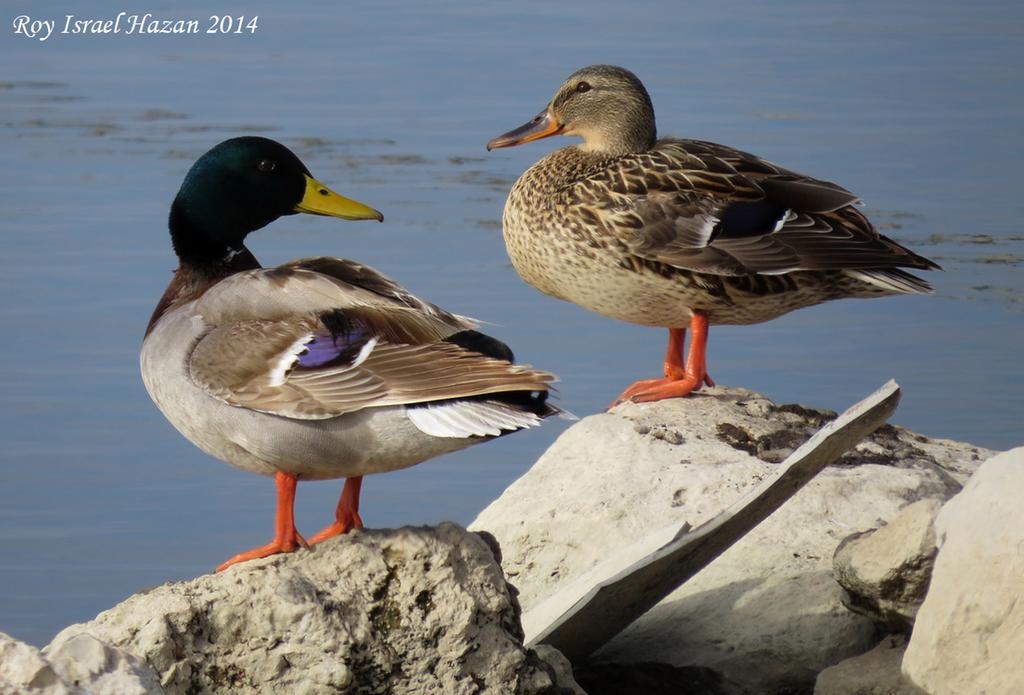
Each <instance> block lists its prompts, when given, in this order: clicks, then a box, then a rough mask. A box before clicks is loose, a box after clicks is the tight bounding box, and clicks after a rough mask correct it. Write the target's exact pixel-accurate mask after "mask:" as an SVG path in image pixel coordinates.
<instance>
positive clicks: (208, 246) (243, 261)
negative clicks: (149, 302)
mask: <svg viewBox="0 0 1024 695" xmlns="http://www.w3.org/2000/svg"><path fill="white" fill-rule="evenodd" d="M169 224H170V229H171V242H172V244H173V245H174V251H175V253H177V254H178V269H177V270H175V272H174V277H172V278H171V283H170V284H169V285H168V286H167V289H166V290H164V294H163V296H162V297H161V298H160V301H159V302H158V303H157V305H156V309H154V311H153V315H152V316H151V317H150V319H149V325H148V326H147V327H146V334H147V335H148V334H149V332H150V331H151V330H152V329H153V326H154V325H155V324H156V322H157V321H158V320H159V319H160V317H161V316H163V315H164V314H165V313H166V312H167V311H169V310H170V309H173V308H174V307H177V306H180V305H181V304H184V303H186V302H190V301H192V300H194V299H198V298H199V297H200V296H202V294H203V293H204V292H205V291H206V290H208V289H209V288H210V287H212V286H213V285H215V284H216V283H218V282H220V281H221V280H223V279H224V278H226V277H228V276H229V275H234V274H235V273H240V272H242V271H245V270H254V269H256V268H259V267H261V266H260V263H259V261H257V260H256V257H255V256H253V255H252V253H251V252H250V251H249V249H247V248H246V247H245V244H243V243H242V239H244V238H245V234H244V233H240V234H230V233H228V234H224V233H222V234H220V235H219V236H215V235H212V234H209V233H207V232H206V231H205V230H203V229H202V227H200V226H197V225H196V224H194V223H193V221H192V220H191V219H190V217H189V215H188V214H187V212H186V210H185V209H184V206H182V205H181V204H180V203H179V201H178V200H175V201H174V204H173V205H172V206H171V216H170V221H169ZM224 239H230V240H231V241H224Z"/></svg>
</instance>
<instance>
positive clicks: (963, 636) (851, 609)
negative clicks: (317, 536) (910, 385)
mask: <svg viewBox="0 0 1024 695" xmlns="http://www.w3.org/2000/svg"><path fill="white" fill-rule="evenodd" d="M833 417H834V414H833V413H829V412H825V411H819V410H814V409H810V408H806V407H802V406H794V405H777V404H775V403H773V402H771V401H769V400H768V399H766V398H764V397H763V396H761V395H758V394H756V393H752V392H749V391H743V390H739V389H727V388H714V389H708V390H706V391H704V392H702V393H700V394H696V395H695V396H693V397H691V398H688V399H685V400H670V401H663V402H661V403H656V404H647V405H632V404H627V405H623V406H620V407H619V408H617V409H615V410H614V411H612V412H609V413H602V414H599V415H594V416H591V417H588V418H585V419H584V420H582V421H581V422H580V423H578V424H577V425H575V426H574V427H572V428H570V429H569V430H567V431H566V432H565V433H564V434H563V435H562V436H561V437H560V438H559V439H558V441H557V442H555V444H554V445H552V447H551V448H550V449H549V450H548V451H547V452H546V453H545V454H544V456H542V457H541V459H540V460H539V461H538V462H537V463H536V465H534V466H533V467H532V468H531V469H530V470H529V471H528V472H527V473H526V474H525V475H524V476H523V477H522V478H521V479H520V480H518V481H516V482H515V483H514V484H513V485H511V486H510V487H509V488H508V490H506V491H505V493H504V494H502V496H501V497H500V498H499V499H498V500H497V501H495V502H494V503H493V504H491V505H490V506H489V507H488V508H487V509H486V510H484V511H483V512H482V513H481V514H480V516H479V517H478V518H477V520H476V521H475V522H474V523H473V526H472V528H475V529H478V530H479V533H470V532H467V531H465V530H463V529H461V528H460V527H458V526H455V525H453V524H442V525H440V526H438V527H436V528H402V529H397V530H377V531H364V532H357V533H353V534H350V535H347V536H345V537H342V538H339V539H335V540H332V541H329V542H327V543H324V544H321V545H319V546H317V547H316V548H315V549H314V550H313V551H308V552H307V551H302V552H296V553H293V554H291V555H283V556H277V557H273V558H268V559H266V560H260V561H254V562H250V563H246V564H244V565H241V566H239V567H235V568H232V569H231V570H229V571H227V572H225V573H222V574H220V575H208V576H203V577H199V578H197V579H194V580H192V581H188V582H178V583H172V584H167V585H164V586H161V587H157V588H155V589H151V590H148V591H144V592H141V593H139V594H136V595H135V596H132V597H131V598H129V599H128V600H127V601H125V602H123V603H122V604H120V605H118V606H115V607H114V608H112V609H110V610H108V611H106V612H104V613H101V614H100V615H99V616H97V617H96V618H95V619H94V620H93V621H91V622H88V623H84V624H80V625H73V626H71V627H69V628H67V629H65V630H64V631H63V632H61V633H60V634H59V635H58V636H57V637H56V638H55V639H54V641H53V642H52V643H51V644H50V645H49V646H48V647H46V648H45V649H44V650H42V652H40V651H39V650H36V649H34V648H33V647H29V646H28V645H24V644H21V643H19V642H17V641H15V640H11V639H9V638H6V637H5V636H3V635H0V695H7V693H23V692H27V693H53V694H58V693H98V694H101V695H102V694H105V693H112V694H113V693H117V694H118V695H120V694H125V695H132V694H134V693H153V692H167V693H218V692H231V693H255V692H260V693H278V692H281V693H285V692H287V693H321V692H339V693H359V694H364V693H366V694H369V693H396V694H399V695H401V694H403V693H417V694H420V693H425V694H431V693H445V694H448V693H452V694H456V695H458V694H460V693H467V694H468V693H495V694H497V693H501V694H502V695H504V694H506V693H538V694H540V693H543V694H550V695H555V694H558V695H564V694H568V693H583V692H584V691H585V692H587V693H590V694H591V695H603V694H605V693H608V694H611V693H616V694H625V695H628V694H630V693H643V694H644V695H657V694H658V693H674V694H675V695H685V694H687V693H700V694H701V695H744V694H746V695H753V694H756V695H783V694H786V695H810V693H812V692H814V693H816V694H817V695H854V694H861V695H863V694H865V693H877V694H878V695H882V694H887V695H895V694H897V693H899V694H903V693H906V694H910V693H918V692H922V690H921V688H923V689H924V691H926V692H930V693H935V694H936V695H945V694H946V693H949V694H950V695H952V694H953V693H961V694H962V693H969V692H971V693H973V692H978V693H982V692H989V693H997V692H998V693H1003V692H1024V666H1022V664H1021V661H1020V659H1019V655H1020V654H1021V653H1024V613H1022V609H1021V606H1024V602H1021V601H1020V600H1019V593H1020V591H1019V584H1020V577H1021V576H1024V515H1022V514H1021V511H1020V502H1019V500H1020V496H1021V493H1022V491H1024V449H1016V450H1013V451H1011V452H1006V453H1004V454H1000V455H998V456H995V457H992V458H990V456H991V455H992V452H990V451H987V450H984V449H980V448H978V447H973V446H970V445H968V444H962V443H957V442H951V441H943V440H936V439H929V438H927V437H923V436H921V435H919V434H915V433H913V432H909V431H907V430H905V429H902V428H899V427H893V426H889V425H886V426H883V427H881V428H880V429H878V430H877V431H876V432H875V433H874V434H873V435H871V436H870V437H869V438H867V439H866V440H864V441H863V442H862V443H860V444H859V445H858V446H856V447H855V448H854V449H853V450H851V451H849V452H848V453H847V454H846V455H844V456H843V457H841V458H840V459H839V460H838V461H837V462H836V463H835V464H833V465H832V466H830V467H828V468H826V469H825V470H824V471H823V472H821V473H820V474H818V476H817V477H816V478H815V479H814V480H812V481H811V482H810V483H809V484H808V485H807V486H806V487H804V488H803V489H802V490H801V491H800V492H798V493H797V494H796V495H795V496H793V497H792V498H791V499H790V500H789V501H787V502H786V503H785V504H784V505H783V506H782V507H781V508H780V509H778V510H777V511H776V512H775V513H774V514H772V515H771V516H770V517H769V518H768V519H767V520H766V521H764V522H762V523H761V524H760V525H759V526H757V527H756V528H755V529H754V530H753V531H752V532H750V533H749V534H747V535H746V536H745V537H743V538H742V539H741V540H740V541H739V542H737V543H736V544H735V545H733V546H732V547H731V548H730V549H729V550H727V551H726V552H725V553H724V554H722V555H721V556H720V557H718V558H717V559H716V560H715V561H714V562H712V563H711V564H710V565H708V566H707V567H706V568H704V569H703V570H702V571H701V572H700V573H698V574H697V575H696V576H695V577H693V578H692V579H691V580H689V581H688V582H686V583H685V584H683V585H682V586H681V587H680V588H679V589H677V590H676V591H675V592H674V593H672V594H671V595H669V596H668V597H667V598H665V599H664V600H662V601H661V602H660V603H659V604H658V605H657V606H655V607H654V608H653V609H652V610H650V611H648V612H647V613H646V614H645V615H644V616H642V617H641V618H640V619H639V620H637V621H636V622H634V623H633V624H632V625H631V626H629V627H628V628H627V629H625V630H624V631H623V632H621V633H620V634H618V636H617V637H615V638H614V639H613V640H612V641H610V642H609V643H607V644H606V645H605V646H604V647H602V648H601V649H600V650H598V651H597V652H595V653H593V654H591V655H590V656H589V657H588V658H586V659H581V660H578V663H574V664H573V665H572V667H570V666H569V664H568V662H567V661H566V660H565V659H564V657H563V656H562V655H561V654H560V653H559V652H557V651H556V650H554V649H553V648H551V647H548V646H546V645H540V646H537V647H532V648H531V647H530V646H528V645H524V644H523V641H524V640H523V628H522V620H521V610H520V604H521V605H522V607H523V609H526V610H530V609H532V608H534V607H535V606H537V604H538V603H540V602H542V601H543V600H544V599H546V598H548V597H549V596H551V595H552V594H553V593H554V592H556V591H558V590H559V589H560V588H561V587H563V586H564V585H565V584H566V583H567V582H570V581H571V580H573V579H574V578H575V577H578V576H580V575H581V574H583V573H585V572H586V571H587V570H589V569H591V568H592V567H593V566H594V565H595V564H597V563H598V562H600V561H601V560H602V559H604V558H605V557H607V556H608V555H609V554H611V553H613V552H615V551H616V550H618V549H620V548H622V547H624V546H627V545H629V544H631V543H633V542H634V541H637V540H638V539H643V538H645V537H648V535H649V534H651V533H652V532H654V531H657V530H658V529H663V528H664V527H665V526H666V525H668V524H670V523H673V522H682V521H687V522H689V523H690V524H691V525H693V526H698V525H699V524H701V523H703V522H705V521H708V520H709V519H711V518H713V517H715V516H716V515H717V514H719V513H720V512H722V511H723V510H724V509H726V508H727V507H728V506H729V505H730V504H732V503H733V502H735V501H736V500H737V499H739V498H741V497H742V496H743V495H744V493H745V492H747V491H748V490H749V489H751V488H752V487H754V486H756V485H757V484H758V483H759V482H760V481H761V480H762V479H765V478H767V477H769V476H771V475H772V473H773V471H774V470H776V469H777V467H778V465H779V462H781V461H782V460H783V459H785V457H786V456H787V455H788V454H789V453H790V452H791V451H792V450H793V449H795V448H796V447H797V446H799V445H800V444H801V443H802V442H803V441H804V440H806V439H807V438H808V437H809V436H810V435H811V434H812V433H813V432H814V431H815V430H817V429H818V428H819V427H821V426H822V425H823V424H824V423H826V422H828V421H829V420H830V419H832V418H833ZM986 459H988V460H987V461H986ZM982 461H985V463H984V464H982ZM979 466H980V469H979ZM976 471H977V472H976ZM968 481H969V482H968ZM951 498H952V501H949V502H948V503H947V501H948V500H950V499H951ZM495 538H496V539H497V540H495ZM499 542H500V547H501V549H502V550H501V551H500V550H499V546H498V543H499ZM502 551H503V553H504V559H502V557H501V555H502ZM506 577H507V579H506ZM510 582H511V584H514V585H515V586H516V587H518V591H517V589H516V588H513V587H512V586H511V584H510ZM908 636H909V641H908ZM816 681H817V683H815V682H816ZM581 685H582V688H581V687H580V686H581Z"/></svg>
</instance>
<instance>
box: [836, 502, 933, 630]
mask: <svg viewBox="0 0 1024 695" xmlns="http://www.w3.org/2000/svg"><path fill="white" fill-rule="evenodd" d="M941 506H942V503H941V501H940V500H938V499H924V500H919V501H917V502H914V503H913V504H910V505H908V506H906V507H904V508H903V509H902V510H900V512H899V513H898V514H896V515H895V516H894V517H893V518H892V520H890V521H889V523H887V524H886V525H884V526H882V527H881V528H878V529H874V530H872V531H866V532H864V533H859V534H854V535H853V536H850V537H849V538H847V539H846V540H844V541H843V542H842V543H841V544H840V545H839V548H838V549H837V550H836V554H835V558H834V559H833V562H832V566H833V571H834V573H835V577H836V581H838V582H839V584H840V585H841V586H842V587H843V588H844V589H846V591H847V592H848V596H847V597H846V600H844V603H845V604H846V606H847V607H848V608H849V609H850V610H853V611H855V612H857V613H861V614H862V615H866V616H868V617H869V618H871V619H872V620H874V621H875V622H877V623H879V624H881V625H884V626H885V627H888V628H890V629H892V630H899V631H909V630H910V628H911V626H913V624H914V618H915V616H916V615H917V610H918V608H919V607H920V606H921V602H922V601H924V595H925V592H926V591H927V590H928V581H929V580H930V579H931V573H932V566H933V565H934V564H935V553H936V551H937V549H936V547H935V530H934V528H933V527H932V522H933V521H934V520H935V515H936V514H938V513H939V509H940V508H941Z"/></svg>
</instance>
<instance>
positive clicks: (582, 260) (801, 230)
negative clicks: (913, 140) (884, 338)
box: [492, 66, 938, 328]
mask: <svg viewBox="0 0 1024 695" xmlns="http://www.w3.org/2000/svg"><path fill="white" fill-rule="evenodd" d="M584 84H585V86H586V89H583V88H582V87H581V85H584ZM545 118H546V119H547V120H546V121H544V119H545ZM542 121H543V122H542ZM532 123H534V124H539V125H544V124H545V123H546V126H545V127H547V131H545V132H544V133H542V134H540V135H531V136H529V137H518V138H510V137H509V135H513V134H521V133H523V132H524V129H525V128H526V126H524V128H521V129H519V130H517V131H513V133H510V134H508V135H506V136H501V137H499V138H496V139H495V140H494V141H492V146H497V147H500V146H507V145H510V144H517V143H518V142H524V141H526V140H528V139H535V138H536V137H543V136H546V135H549V134H554V133H565V134H575V135H581V136H582V137H584V140H585V142H584V143H583V144H582V145H577V146H573V147H567V148H564V149H560V150H557V151H555V152H553V153H551V154H549V155H548V156H546V157H544V158H543V159H541V160H540V161H539V162H537V164H535V165H534V166H533V167H531V168H530V169H529V170H528V171H527V172H526V173H524V174H523V175H522V176H521V177H520V178H519V180H518V181H517V182H516V183H515V185H514V186H513V187H512V190H511V192H510V194H509V196H508V200H507V202H506V205H505V212H504V224H503V228H504V236H505V243H506V246H507V248H508V252H509V256H510V257H511V260H512V264H513V266H514V267H515V268H516V270H517V271H518V273H519V274H520V275H521V276H522V278H523V279H524V280H525V281H526V282H528V283H529V284H531V285H533V286H534V287H536V288H537V289H539V290H541V291H542V292H544V293H546V294H549V295H552V296H554V297H558V298H559V299H564V300H567V301H570V302H574V303H576V304H579V305H581V306H583V307H586V308H588V309H591V310H593V311H596V312H598V313H601V314H604V315H607V316H611V317H613V318H617V319H620V320H623V321H629V322H632V323H638V324H644V325H651V326H665V327H669V328H680V327H684V326H686V325H687V323H688V322H689V320H690V318H691V316H692V315H693V313H694V312H703V313H704V314H706V316H707V318H708V320H709V322H710V323H712V324H748V323H757V322H761V321H767V320H770V319H772V318H775V317H777V316H780V315H781V314H784V313H786V312H789V311H792V310H794V309H799V308H801V307H806V306H811V305H814V304H818V303H821V302H824V301H827V300H831V299H839V298H843V297H874V296H884V295H890V294H897V293H900V292H909V293H925V292H929V291H930V287H929V286H928V284H927V283H926V282H924V281H923V280H920V279H919V278H916V277H914V276H912V275H910V274H908V273H906V272H904V271H902V270H900V268H919V269H933V268H937V267H938V266H936V265H935V264H934V263H932V262H931V261H929V260H927V259H925V258H923V257H921V256H919V255H917V254H915V253H913V252H912V251H910V250H908V249H906V248H904V247H902V246H900V245H899V244H897V243H896V242H894V241H892V240H891V239H888V238H886V237H884V236H882V235H880V234H879V233H878V232H877V231H876V230H875V228H874V227H873V226H872V224H871V223H870V221H868V219H867V218H866V217H865V216H864V215H863V214H862V213H861V212H860V211H859V210H858V209H857V208H856V207H854V205H855V204H856V203H858V202H859V201H858V199H857V197H856V196H854V195H853V194H852V193H850V192H849V191H846V190H845V189H843V188H841V187H839V186H837V185H835V184H832V183H828V182H825V181H819V180H817V179H813V178H811V177H808V176H804V175H802V174H798V173H796V172H793V171H789V170H787V169H783V168H781V167H778V166H776V165H774V164H771V163H769V162H767V161H765V160H763V159H760V158H758V157H756V156H754V155H751V154H747V153H745V152H741V151H739V150H735V149H732V148H730V147H726V146H724V145H717V144H714V143H710V142H703V141H698V140H679V139H663V140H657V141H655V140H653V138H654V133H655V129H654V114H653V109H652V108H651V107H650V99H649V97H648V96H647V93H646V91H645V90H644V88H643V85H642V84H640V82H639V80H637V79H636V77H635V76H633V75H632V73H629V72H628V71H625V70H622V69H621V68H614V67H610V66H593V67H590V68H584V69H583V70H580V71H578V72H577V73H575V74H574V75H572V76H571V77H570V78H569V79H568V80H567V81H566V82H565V83H564V84H563V85H562V87H561V88H560V89H559V91H558V93H557V94H556V96H555V97H554V98H553V99H552V102H551V104H550V105H549V107H548V109H547V115H545V114H544V113H543V112H542V114H541V115H540V116H538V118H537V119H535V120H534V121H533V122H532ZM528 125H529V124H528ZM539 125H538V126H533V130H536V129H537V127H539Z"/></svg>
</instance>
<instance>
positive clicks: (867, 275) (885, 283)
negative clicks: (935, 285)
mask: <svg viewBox="0 0 1024 695" xmlns="http://www.w3.org/2000/svg"><path fill="white" fill-rule="evenodd" d="M846 273H847V274H848V275H850V276H851V277H854V278H856V279H857V280H860V281H861V282H866V283H868V284H871V285H874V286H875V287H880V288H881V289H883V290H886V291H888V292H892V293H894V294H931V293H932V292H933V291H934V290H933V289H932V286H931V285H930V284H929V283H928V282H927V281H925V280H922V279H921V278H919V277H917V276H916V275H911V274H910V273H908V272H906V271H904V270H899V269H898V268H884V269H870V270H847V271H846Z"/></svg>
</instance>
